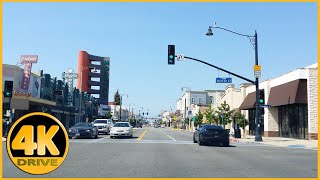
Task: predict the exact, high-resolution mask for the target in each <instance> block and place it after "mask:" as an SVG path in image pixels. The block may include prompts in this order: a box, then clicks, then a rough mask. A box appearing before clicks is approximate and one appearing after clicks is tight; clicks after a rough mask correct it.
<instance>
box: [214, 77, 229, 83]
mask: <svg viewBox="0 0 320 180" xmlns="http://www.w3.org/2000/svg"><path fill="white" fill-rule="evenodd" d="M216 83H232V78H216Z"/></svg>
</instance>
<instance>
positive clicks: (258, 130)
mask: <svg viewBox="0 0 320 180" xmlns="http://www.w3.org/2000/svg"><path fill="white" fill-rule="evenodd" d="M254 48H255V63H256V65H259V62H258V35H257V31H256V32H255V34H254ZM255 84H256V121H255V123H256V136H255V141H262V136H261V119H262V118H260V115H259V105H260V103H259V101H258V99H259V78H257V77H256V81H255ZM261 116H262V115H261Z"/></svg>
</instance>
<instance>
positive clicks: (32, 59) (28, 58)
mask: <svg viewBox="0 0 320 180" xmlns="http://www.w3.org/2000/svg"><path fill="white" fill-rule="evenodd" d="M37 62H38V56H37V55H22V56H21V59H20V63H21V64H24V70H23V76H22V82H21V89H24V90H28V89H29V84H30V76H31V68H32V64H33V63H37Z"/></svg>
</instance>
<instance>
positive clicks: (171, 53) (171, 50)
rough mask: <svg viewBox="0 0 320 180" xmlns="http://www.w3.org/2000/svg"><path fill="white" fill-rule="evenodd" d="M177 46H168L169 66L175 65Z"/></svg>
mask: <svg viewBox="0 0 320 180" xmlns="http://www.w3.org/2000/svg"><path fill="white" fill-rule="evenodd" d="M174 59H175V45H168V64H169V65H174Z"/></svg>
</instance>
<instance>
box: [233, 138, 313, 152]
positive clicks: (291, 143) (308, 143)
mask: <svg viewBox="0 0 320 180" xmlns="http://www.w3.org/2000/svg"><path fill="white" fill-rule="evenodd" d="M230 142H235V143H257V144H266V145H272V146H279V147H288V148H304V149H313V150H317V149H318V140H306V139H292V138H283V137H262V142H256V141H255V136H249V135H246V137H245V138H237V139H236V138H233V137H230Z"/></svg>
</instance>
